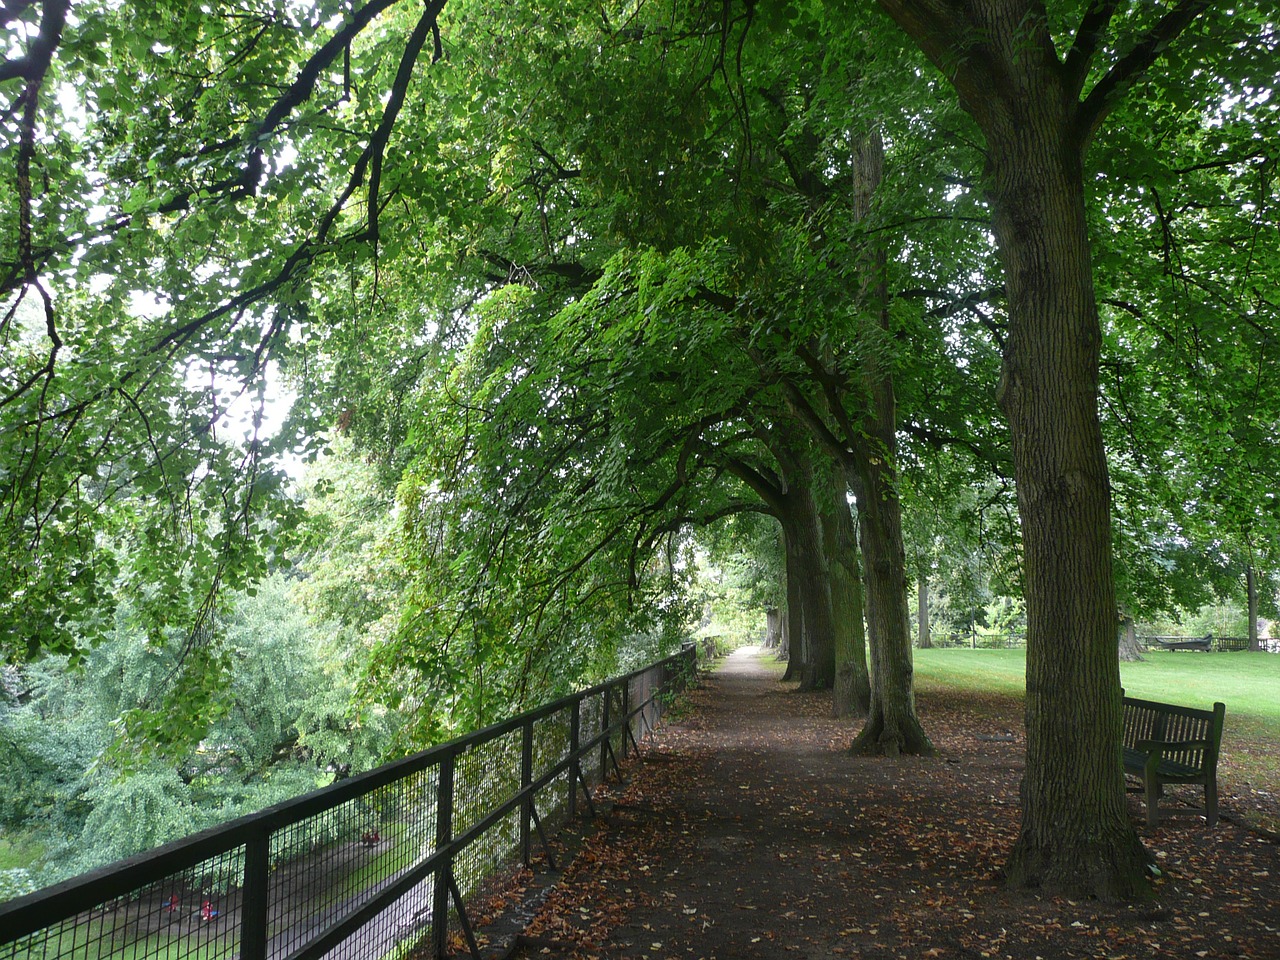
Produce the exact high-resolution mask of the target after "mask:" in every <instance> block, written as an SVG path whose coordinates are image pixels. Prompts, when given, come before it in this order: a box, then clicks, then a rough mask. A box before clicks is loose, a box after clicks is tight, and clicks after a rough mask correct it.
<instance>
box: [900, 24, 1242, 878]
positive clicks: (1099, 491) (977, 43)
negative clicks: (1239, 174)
mask: <svg viewBox="0 0 1280 960" xmlns="http://www.w3.org/2000/svg"><path fill="white" fill-rule="evenodd" d="M881 6H882V7H883V8H884V9H885V10H886V11H887V12H888V13H889V14H890V16H892V17H893V18H894V19H895V20H896V21H897V23H898V24H899V26H900V27H902V29H903V30H904V31H905V32H906V33H907V34H908V35H909V36H911V37H912V39H913V40H914V41H915V42H916V43H918V44H919V46H920V47H921V49H922V50H923V51H924V53H925V54H926V55H927V56H928V57H929V58H930V60H932V61H933V63H934V64H935V65H936V66H937V67H938V69H939V70H941V71H942V73H943V74H944V75H945V76H946V77H947V79H948V81H949V82H950V83H951V84H952V86H953V87H954V88H955V90H956V93H957V95H958V96H959V99H960V103H961V105H962V106H963V107H964V109H965V110H966V112H968V113H969V114H970V116H971V117H972V118H973V120H974V122H975V124H976V125H977V127H978V128H979V130H980V131H981V133H982V136H983V138H984V139H985V142H986V151H987V162H986V167H985V170H984V172H983V182H984V188H985V190H986V192H987V196H988V199H989V202H990V203H991V207H992V212H993V215H994V216H993V228H994V233H995V237H996V241H997V244H998V246H999V249H1000V254H1001V258H1002V260H1003V263H1004V274H1005V285H1006V291H1007V296H1008V305H1009V338H1008V342H1007V344H1006V348H1005V354H1004V369H1003V373H1002V380H1001V395H1000V401H1001V406H1002V408H1003V409H1004V410H1005V412H1006V413H1007V415H1008V416H1009V421H1010V434H1011V438H1012V445H1013V456H1014V475H1015V477H1016V479H1017V485H1018V503H1019V512H1020V515H1021V518H1022V530H1023V550H1024V559H1025V565H1026V566H1025V569H1026V595H1027V608H1028V654H1027V686H1028V698H1027V772H1026V775H1025V777H1024V780H1023V790H1022V825H1021V829H1020V833H1019V837H1018V841H1017V843H1016V844H1015V847H1014V850H1013V853H1012V855H1011V857H1010V862H1009V866H1008V870H1007V873H1008V878H1009V882H1010V883H1011V884H1012V885H1014V886H1024V887H1041V886H1043V887H1046V888H1050V889H1061V890H1067V891H1076V892H1088V893H1093V894H1097V895H1101V896H1108V897H1130V896H1142V895H1144V893H1145V890H1146V888H1145V885H1144V883H1143V877H1144V871H1145V866H1146V856H1145V853H1144V851H1143V850H1142V846H1141V844H1140V842H1139V841H1138V839H1137V836H1136V834H1135V833H1134V831H1133V828H1132V827H1131V825H1130V824H1129V822H1128V818H1127V814H1126V811H1125V807H1124V803H1123V799H1124V792H1123V775H1122V772H1121V771H1120V768H1119V763H1118V755H1117V754H1116V751H1115V749H1114V745H1115V744H1116V743H1117V742H1118V741H1119V724H1120V713H1119V709H1120V703H1119V673H1118V670H1117V668H1116V658H1115V653H1114V651H1115V646H1114V645H1115V612H1116V605H1115V594H1114V584H1113V581H1112V568H1111V540H1110V503H1109V497H1108V483H1107V466H1106V458H1105V455H1104V449H1103V443H1102V435H1101V429H1100V426H1099V423H1098V415H1097V409H1096V403H1097V397H1098V366H1099V354H1100V345H1101V331H1100V326H1099V320H1098V307H1097V301H1096V297H1095V293H1094V287H1093V278H1092V271H1091V248H1090V244H1089V239H1088V231H1087V214H1086V191H1085V165H1086V159H1087V151H1088V149H1089V146H1090V144H1091V143H1092V141H1093V139H1094V135H1095V134H1096V132H1097V131H1098V129H1099V128H1100V127H1101V125H1102V124H1103V122H1104V121H1105V120H1106V118H1107V116H1108V115H1109V114H1110V113H1112V112H1113V111H1114V110H1115V108H1116V106H1117V105H1118V104H1119V103H1120V102H1121V101H1122V99H1123V96H1124V94H1125V93H1126V92H1127V90H1128V89H1129V88H1130V87H1131V86H1132V85H1133V84H1134V83H1135V82H1136V81H1137V80H1139V79H1140V78H1141V77H1142V76H1143V75H1144V74H1145V73H1146V72H1147V71H1148V70H1149V69H1150V68H1151V67H1152V66H1153V64H1155V63H1156V62H1157V60H1158V59H1159V58H1160V56H1161V55H1162V53H1163V52H1164V51H1165V50H1166V49H1167V48H1168V47H1169V46H1170V45H1171V44H1173V43H1174V42H1175V41H1176V40H1177V39H1178V37H1179V35H1181V34H1183V33H1184V32H1185V31H1186V30H1187V29H1188V27H1190V26H1191V25H1192V24H1193V23H1194V22H1195V21H1196V20H1197V18H1200V17H1202V16H1203V15H1205V11H1206V9H1207V8H1208V6H1209V4H1207V3H1205V2H1201V0H1182V2H1177V3H1174V4H1172V5H1171V6H1170V7H1169V8H1168V9H1167V10H1166V11H1161V13H1162V15H1160V16H1152V15H1149V16H1145V17H1144V16H1142V15H1140V14H1134V15H1131V16H1129V17H1122V16H1121V15H1120V14H1121V11H1120V9H1119V7H1120V5H1119V4H1116V3H1112V2H1106V0H1098V2H1091V3H1088V4H1061V5H1059V8H1058V9H1056V10H1055V14H1056V19H1053V18H1051V17H1050V14H1049V11H1048V10H1047V9H1046V8H1045V6H1044V5H1043V4H1042V3H1038V2H1032V0H990V2H983V3H976V2H969V0H881ZM1072 13H1075V14H1076V15H1077V16H1078V19H1077V21H1076V25H1075V27H1074V29H1070V27H1069V24H1068V20H1067V18H1068V17H1069V16H1070V15H1071V14H1072ZM1233 15H1234V16H1237V17H1239V12H1238V11H1233ZM1245 22H1248V18H1247V17H1246V18H1245ZM1217 26H1219V27H1220V28H1222V29H1227V27H1226V25H1225V24H1217ZM1236 29H1237V30H1239V29H1240V28H1239V27H1237V28H1236ZM1060 46H1061V48H1062V49H1063V50H1064V52H1063V53H1062V54H1060V53H1059V49H1060Z"/></svg>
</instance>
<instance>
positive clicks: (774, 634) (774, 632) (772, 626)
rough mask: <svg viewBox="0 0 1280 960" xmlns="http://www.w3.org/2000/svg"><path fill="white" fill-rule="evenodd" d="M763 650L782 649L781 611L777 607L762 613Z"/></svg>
mask: <svg viewBox="0 0 1280 960" xmlns="http://www.w3.org/2000/svg"><path fill="white" fill-rule="evenodd" d="M764 648H765V649H766V650H775V651H776V650H780V649H781V648H782V611H781V610H779V609H778V608H777V607H770V608H769V609H768V610H766V611H765V612H764Z"/></svg>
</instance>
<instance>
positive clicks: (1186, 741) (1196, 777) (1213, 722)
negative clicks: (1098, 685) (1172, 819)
mask: <svg viewBox="0 0 1280 960" xmlns="http://www.w3.org/2000/svg"><path fill="white" fill-rule="evenodd" d="M1226 709H1227V708H1226V707H1225V706H1223V705H1222V704H1221V703H1215V704H1214V705H1213V709H1212V710H1197V709H1195V708H1194V707H1181V706H1177V705H1176V704H1172V703H1160V702H1158V701H1155V700H1139V699H1137V698H1136V697H1125V698H1124V738H1123V744H1124V769H1125V771H1126V772H1127V773H1131V774H1134V775H1135V776H1138V777H1141V778H1142V782H1143V785H1144V787H1145V792H1146V800H1147V826H1149V827H1154V826H1155V825H1156V823H1157V822H1158V820H1159V818H1160V814H1161V813H1162V812H1163V813H1173V812H1175V811H1174V810H1173V809H1170V808H1167V807H1166V808H1164V810H1163V811H1162V810H1161V808H1160V806H1159V804H1160V797H1161V795H1162V794H1163V793H1164V785H1165V784H1166V783H1196V784H1201V785H1203V787H1204V808H1203V810H1200V811H1199V812H1202V813H1203V814H1204V815H1205V818H1206V819H1207V820H1208V821H1209V826H1211V827H1212V826H1213V825H1214V824H1215V823H1217V822H1218V748H1219V746H1220V745H1221V743H1222V722H1223V718H1224V717H1225V715H1226Z"/></svg>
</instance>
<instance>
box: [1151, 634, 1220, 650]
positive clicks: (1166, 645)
mask: <svg viewBox="0 0 1280 960" xmlns="http://www.w3.org/2000/svg"><path fill="white" fill-rule="evenodd" d="M1153 639H1154V640H1155V642H1156V643H1158V644H1160V648H1161V649H1162V650H1203V651H1204V652H1205V653H1208V652H1209V651H1211V650H1212V649H1213V637H1197V638H1195V639H1191V640H1164V639H1161V638H1160V637H1154V638H1153Z"/></svg>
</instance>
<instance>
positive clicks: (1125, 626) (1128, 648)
mask: <svg viewBox="0 0 1280 960" xmlns="http://www.w3.org/2000/svg"><path fill="white" fill-rule="evenodd" d="M1117 642H1118V644H1119V647H1120V661H1121V662H1122V663H1136V662H1137V661H1139V660H1141V659H1142V647H1140V646H1139V645H1138V625H1137V624H1136V623H1134V622H1133V617H1131V616H1129V614H1127V613H1122V614H1121V615H1120V630H1119V636H1118V639H1117Z"/></svg>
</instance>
